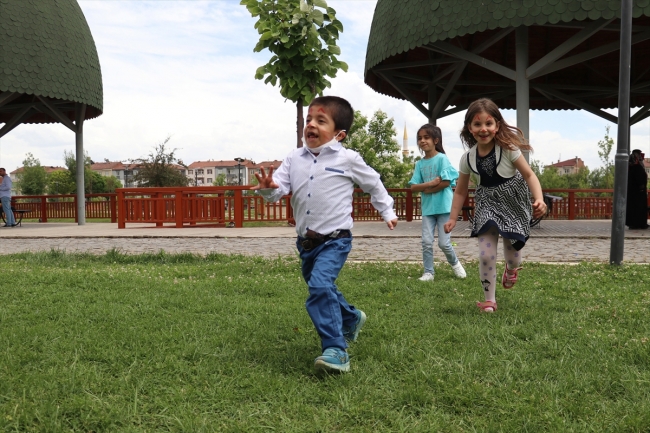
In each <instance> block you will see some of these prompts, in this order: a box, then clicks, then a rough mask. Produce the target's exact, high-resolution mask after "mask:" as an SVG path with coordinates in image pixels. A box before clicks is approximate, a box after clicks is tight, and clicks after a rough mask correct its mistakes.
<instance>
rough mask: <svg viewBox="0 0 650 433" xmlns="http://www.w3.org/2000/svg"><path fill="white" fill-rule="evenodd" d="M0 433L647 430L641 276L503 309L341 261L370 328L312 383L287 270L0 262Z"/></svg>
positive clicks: (214, 261) (648, 351) (312, 350)
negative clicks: (347, 357)
mask: <svg viewBox="0 0 650 433" xmlns="http://www.w3.org/2000/svg"><path fill="white" fill-rule="evenodd" d="M1 266H2V289H1V290H0V411H1V412H0V431H2V432H13V431H16V432H32V431H33V432H70V431H74V432H167V431H171V432H267V431H277V432H344V431H345V432H434V431H441V432H475V431H476V432H484V431H486V432H491V431H495V432H496V431H503V432H522V431H524V432H541V431H548V432H590V431H593V432H647V431H650V342H649V341H648V339H649V338H650V317H649V306H650V266H648V265H624V266H621V267H611V266H609V265H602V264H587V263H585V264H581V265H575V266H570V265H559V266H558V265H541V264H530V263H526V264H525V265H524V266H525V268H524V270H523V271H522V272H521V273H520V280H519V282H518V283H517V286H516V287H515V289H514V290H511V291H505V290H498V292H497V297H498V298H497V299H498V307H499V309H498V311H497V312H496V313H494V314H486V313H481V312H479V310H478V309H477V308H476V307H475V303H476V301H478V300H482V289H481V286H480V283H479V282H478V278H477V266H476V264H473V263H469V264H467V266H466V267H467V271H468V278H467V279H466V280H458V279H455V278H454V277H453V273H452V271H451V268H450V267H449V266H448V265H446V264H440V265H437V272H436V279H435V281H434V282H433V283H422V282H419V281H418V280H417V277H419V276H420V274H421V267H420V266H418V265H414V264H400V263H348V264H346V266H345V268H344V270H343V272H342V274H341V276H340V278H339V281H338V283H339V286H340V288H341V290H342V291H343V293H344V294H345V295H346V297H347V298H348V299H349V301H350V302H351V303H353V304H355V305H356V306H357V307H359V308H361V309H363V310H364V311H365V312H366V313H367V315H368V321H367V322H366V326H365V327H364V328H363V331H362V332H361V334H360V337H359V340H358V341H357V343H355V344H354V345H353V346H352V347H351V348H350V349H349V352H350V354H351V356H352V361H351V364H352V369H351V372H350V373H348V374H345V375H339V376H329V375H318V374H316V373H315V372H314V370H313V360H314V358H315V357H316V356H318V355H319V354H320V344H319V340H318V337H317V335H316V333H315V331H314V329H313V326H312V324H311V321H310V319H309V317H308V316H307V313H306V312H305V310H304V301H305V298H306V287H305V284H304V282H303V281H302V279H301V275H300V271H299V262H298V259H297V258H278V259H275V260H265V259H261V258H249V257H241V256H225V255H210V256H208V257H198V256H193V255H167V254H164V253H160V254H156V255H137V256H128V255H123V254H121V253H119V252H117V251H111V252H109V253H107V254H106V255H104V256H91V255H73V254H65V253H60V252H51V253H40V254H20V255H11V256H3V257H2V265H1Z"/></svg>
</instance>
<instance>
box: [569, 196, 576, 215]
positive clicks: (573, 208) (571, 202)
mask: <svg viewBox="0 0 650 433" xmlns="http://www.w3.org/2000/svg"><path fill="white" fill-rule="evenodd" d="M569 219H570V220H574V219H576V193H575V192H574V191H569Z"/></svg>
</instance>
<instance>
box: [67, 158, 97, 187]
mask: <svg viewBox="0 0 650 433" xmlns="http://www.w3.org/2000/svg"><path fill="white" fill-rule="evenodd" d="M63 160H64V162H65V166H66V167H67V168H68V173H69V175H70V179H71V180H72V183H73V185H75V188H74V190H73V191H72V192H71V194H73V193H76V191H77V189H76V185H77V157H76V156H75V154H74V152H72V151H67V150H65V151H64V152H63ZM92 164H93V160H92V159H90V156H89V155H88V154H87V153H84V183H85V185H84V192H85V193H86V194H90V193H92V189H93V188H92V187H93V183H92V179H93V171H92V169H91V168H90V166H91V165H92Z"/></svg>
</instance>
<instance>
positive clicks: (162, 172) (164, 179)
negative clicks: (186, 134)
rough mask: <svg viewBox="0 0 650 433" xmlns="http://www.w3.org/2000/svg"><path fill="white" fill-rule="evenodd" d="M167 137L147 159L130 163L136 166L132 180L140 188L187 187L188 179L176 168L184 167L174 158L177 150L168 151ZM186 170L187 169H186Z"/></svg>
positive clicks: (181, 162) (168, 138)
mask: <svg viewBox="0 0 650 433" xmlns="http://www.w3.org/2000/svg"><path fill="white" fill-rule="evenodd" d="M170 139H171V137H167V138H166V139H165V140H164V141H163V142H162V143H160V144H158V145H157V146H156V147H155V148H154V151H152V152H151V153H149V156H148V157H147V158H138V159H135V160H133V161H132V163H133V164H136V166H137V170H138V173H137V174H136V175H135V176H133V180H134V181H135V182H136V183H137V184H138V186H140V187H164V186H187V185H188V183H189V179H188V178H187V177H186V176H185V175H184V174H183V173H181V171H180V170H179V169H178V166H182V167H186V165H185V164H183V161H181V160H180V159H178V158H177V157H176V151H177V150H178V149H172V150H168V149H167V148H166V145H167V143H168V142H169V140H170ZM186 168H187V167H186Z"/></svg>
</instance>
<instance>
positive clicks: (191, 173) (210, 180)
mask: <svg viewBox="0 0 650 433" xmlns="http://www.w3.org/2000/svg"><path fill="white" fill-rule="evenodd" d="M254 167H255V163H254V162H253V161H250V160H248V159H244V160H242V161H241V162H240V161H236V160H219V161H215V160H212V159H211V160H208V161H196V162H193V163H191V164H190V165H189V166H188V167H187V177H188V179H190V184H191V185H199V186H201V185H206V186H209V185H213V184H214V182H215V180H217V179H218V178H219V176H224V180H225V183H226V185H239V184H241V185H249V184H250V179H251V169H253V168H254Z"/></svg>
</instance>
